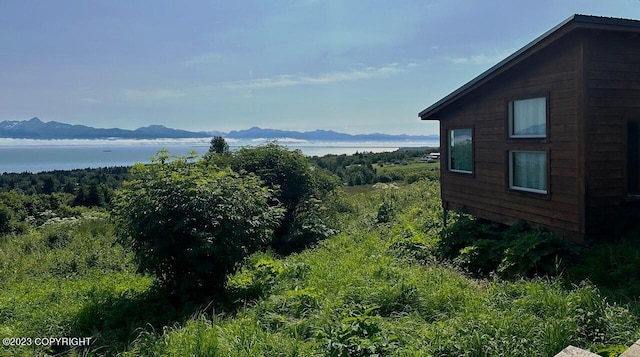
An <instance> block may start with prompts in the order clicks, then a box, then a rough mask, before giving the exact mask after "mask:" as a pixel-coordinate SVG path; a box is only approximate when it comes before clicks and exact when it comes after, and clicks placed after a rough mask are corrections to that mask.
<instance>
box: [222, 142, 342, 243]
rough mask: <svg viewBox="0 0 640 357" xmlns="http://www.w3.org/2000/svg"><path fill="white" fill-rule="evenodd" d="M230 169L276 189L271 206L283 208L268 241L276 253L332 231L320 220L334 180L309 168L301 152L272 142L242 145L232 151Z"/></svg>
mask: <svg viewBox="0 0 640 357" xmlns="http://www.w3.org/2000/svg"><path fill="white" fill-rule="evenodd" d="M231 168H232V169H233V170H235V171H236V172H241V173H242V172H245V173H253V174H256V175H258V176H259V177H260V178H261V179H262V180H264V182H265V184H266V185H267V186H268V187H271V188H272V189H274V190H275V191H276V192H277V194H276V196H275V197H274V200H273V202H272V205H273V204H275V203H277V202H279V203H281V204H282V205H283V207H284V209H285V212H284V217H283V219H282V221H281V223H280V225H279V226H278V227H277V228H276V229H275V234H274V239H273V242H272V246H273V248H274V249H275V250H276V251H277V252H279V253H284V254H287V253H290V252H292V251H296V250H300V249H302V248H304V247H305V246H307V245H308V244H310V243H313V242H317V241H318V240H320V239H322V238H326V237H327V236H329V235H331V234H333V233H334V230H333V228H332V227H329V226H327V225H325V224H323V221H325V219H326V218H327V208H326V206H325V203H326V201H327V199H328V197H329V194H330V192H331V191H333V189H335V188H336V187H337V185H338V181H337V179H336V178H335V177H334V176H332V175H330V174H329V173H327V172H326V171H324V170H322V169H318V168H314V167H312V166H311V165H310V163H309V161H308V159H307V158H306V157H305V156H304V155H303V154H302V152H300V151H297V150H296V151H290V150H288V149H287V148H286V147H283V146H280V145H277V144H276V143H269V144H267V145H264V146H259V147H255V148H242V149H240V150H238V151H236V152H234V153H233V155H232V159H231Z"/></svg>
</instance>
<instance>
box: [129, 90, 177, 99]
mask: <svg viewBox="0 0 640 357" xmlns="http://www.w3.org/2000/svg"><path fill="white" fill-rule="evenodd" d="M122 95H124V96H125V97H126V98H127V99H133V100H140V99H142V100H158V99H169V98H178V97H184V96H185V93H184V92H182V91H178V90H172V89H125V90H124V91H122Z"/></svg>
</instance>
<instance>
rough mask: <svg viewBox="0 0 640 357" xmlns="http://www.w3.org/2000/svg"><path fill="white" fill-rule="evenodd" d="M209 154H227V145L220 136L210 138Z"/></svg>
mask: <svg viewBox="0 0 640 357" xmlns="http://www.w3.org/2000/svg"><path fill="white" fill-rule="evenodd" d="M209 152H210V153H215V154H220V155H226V154H228V153H229V144H227V141H226V140H224V138H223V137H222V136H214V137H213V138H211V145H210V146H209Z"/></svg>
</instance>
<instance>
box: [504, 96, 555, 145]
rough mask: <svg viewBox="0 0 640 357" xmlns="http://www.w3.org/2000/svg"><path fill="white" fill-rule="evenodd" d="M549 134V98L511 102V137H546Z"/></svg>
mask: <svg viewBox="0 0 640 357" xmlns="http://www.w3.org/2000/svg"><path fill="white" fill-rule="evenodd" d="M546 136H547V98H544V97H543V98H532V99H524V100H514V101H512V102H509V137H510V138H544V137H546Z"/></svg>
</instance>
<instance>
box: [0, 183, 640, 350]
mask: <svg viewBox="0 0 640 357" xmlns="http://www.w3.org/2000/svg"><path fill="white" fill-rule="evenodd" d="M345 202H346V203H345ZM347 203H348V205H349V207H350V210H345V211H344V212H343V213H342V214H341V215H339V217H338V220H339V221H340V224H341V227H340V233H338V234H336V235H335V236H333V237H330V238H329V239H326V240H324V241H322V242H320V243H319V244H318V245H317V246H315V247H313V248H311V249H307V250H305V251H303V252H301V253H298V254H293V255H290V256H288V257H278V256H276V255H274V254H272V253H264V252H263V253H257V254H254V255H253V256H251V257H250V258H249V259H248V260H247V261H246V262H245V263H244V265H243V266H242V268H241V269H239V270H238V272H237V273H236V274H234V275H233V276H231V277H229V282H228V288H227V292H226V295H225V296H223V297H222V298H224V301H216V302H212V303H211V304H206V303H205V304H204V305H193V304H192V305H189V304H188V303H185V302H182V301H180V300H179V299H178V300H176V299H168V298H167V297H166V296H165V295H163V293H162V291H160V290H155V289H154V288H153V285H152V281H151V279H149V278H148V277H145V276H142V275H139V274H137V273H135V266H134V265H133V263H132V261H131V257H130V255H129V254H128V253H127V252H126V250H124V249H123V248H122V247H120V246H119V245H118V244H116V243H115V238H114V236H113V227H112V225H111V224H110V223H109V222H108V221H107V220H105V219H104V217H93V218H92V217H86V218H83V219H79V220H75V221H71V222H58V223H52V224H51V225H50V226H45V227H43V228H40V229H34V230H32V231H31V232H29V233H27V234H24V235H13V236H5V237H3V238H0V239H1V240H0V270H1V272H2V274H0V334H1V335H2V337H5V336H13V337H20V336H25V337H27V336H29V337H38V336H51V335H52V336H56V337H62V336H65V335H71V336H77V337H84V336H93V337H94V341H95V344H94V345H93V346H92V348H91V349H89V350H78V351H76V352H77V353H79V354H83V353H84V354H86V355H123V356H185V355H191V356H370V355H375V354H377V355H380V356H500V355H503V356H553V355H555V354H556V353H558V352H559V351H560V350H562V349H563V348H564V347H566V346H567V345H569V344H572V345H575V346H579V347H583V348H591V349H592V350H594V351H595V350H599V351H602V353H604V352H605V351H607V350H608V351H618V350H620V349H621V347H620V346H628V345H630V344H631V343H633V342H634V341H635V340H636V339H638V338H640V323H639V320H638V316H639V314H638V310H637V309H635V308H634V306H635V305H634V304H633V303H632V301H633V298H634V297H633V296H632V295H633V294H636V290H633V289H635V286H636V284H635V280H631V281H630V282H629V284H628V285H627V286H626V287H625V289H626V290H625V291H624V293H620V291H618V292H619V294H618V295H615V294H614V293H615V291H616V289H615V284H614V283H611V282H607V276H608V275H609V276H611V274H613V273H615V274H618V275H620V277H621V278H620V279H622V276H626V277H629V276H632V277H634V276H635V274H637V273H635V272H633V271H631V269H632V268H630V267H635V264H637V263H635V260H634V259H633V257H634V255H633V254H630V250H631V249H632V248H633V247H631V246H623V247H617V246H614V245H611V246H610V249H608V250H602V249H599V250H595V251H590V250H588V251H587V253H585V254H586V255H585V258H584V261H585V263H584V265H578V266H576V267H574V268H573V270H569V271H568V272H567V273H566V275H565V276H562V277H560V278H553V279H551V278H536V279H517V280H509V281H507V280H500V279H498V278H490V279H473V278H470V277H469V276H468V275H467V274H465V273H464V272H463V271H461V270H460V269H459V268H457V267H456V266H454V265H453V263H448V262H442V261H437V259H436V258H435V249H436V248H435V247H436V243H437V241H438V239H439V232H440V230H441V228H442V226H441V217H442V211H441V207H440V201H439V187H438V185H437V184H436V183H433V182H429V181H419V182H417V183H414V184H410V185H405V186H403V187H401V188H400V189H397V190H373V191H371V190H363V192H357V191H354V190H352V191H349V192H348V193H347V194H346V196H345V197H343V204H347ZM634 247H635V246H634ZM594 249H595V248H594ZM625 249H626V250H627V251H625ZM633 249H635V248H633ZM636 251H638V250H636ZM588 264H591V265H588ZM594 264H595V265H598V266H600V267H604V271H603V272H602V273H601V274H600V275H597V274H596V272H595V271H596V270H597V268H593V266H592V265H594ZM590 266H591V267H590ZM615 274H614V276H615ZM585 279H589V280H591V281H592V282H587V281H584V282H583V280H585ZM600 287H602V288H603V290H602V291H601V290H600ZM623 295H624V296H623ZM605 296H606V297H605ZM615 296H617V298H614V297H615ZM635 296H637V295H635ZM34 352H38V351H34V350H32V349H27V348H11V349H9V348H4V349H1V350H0V355H3V354H7V355H34ZM49 352H50V353H52V352H58V351H51V350H50V351H49ZM63 352H64V351H63Z"/></svg>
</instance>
